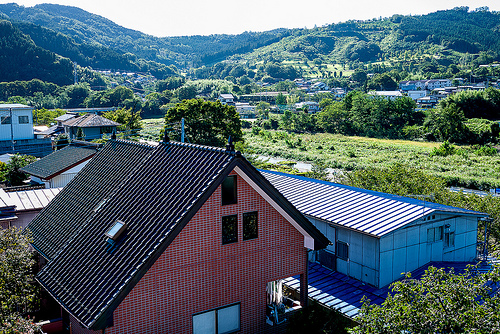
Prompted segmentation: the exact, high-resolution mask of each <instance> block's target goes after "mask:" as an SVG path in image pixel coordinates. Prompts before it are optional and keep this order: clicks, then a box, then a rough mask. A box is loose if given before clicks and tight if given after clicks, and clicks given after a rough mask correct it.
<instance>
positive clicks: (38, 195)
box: [0, 188, 62, 212]
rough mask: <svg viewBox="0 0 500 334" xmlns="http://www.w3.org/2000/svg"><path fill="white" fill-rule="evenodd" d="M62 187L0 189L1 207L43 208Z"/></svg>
mask: <svg viewBox="0 0 500 334" xmlns="http://www.w3.org/2000/svg"><path fill="white" fill-rule="evenodd" d="M61 189H62V188H51V189H34V190H22V191H11V192H5V191H4V190H2V189H0V207H8V206H15V209H16V212H19V211H30V210H41V209H43V208H44V207H46V206H47V205H48V204H49V203H50V201H51V200H52V199H53V198H54V197H56V195H57V194H58V193H59V192H60V191H61Z"/></svg>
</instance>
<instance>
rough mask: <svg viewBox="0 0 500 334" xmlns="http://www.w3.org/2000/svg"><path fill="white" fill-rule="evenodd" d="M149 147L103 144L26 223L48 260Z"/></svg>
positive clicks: (119, 143) (145, 153) (35, 244)
mask: <svg viewBox="0 0 500 334" xmlns="http://www.w3.org/2000/svg"><path fill="white" fill-rule="evenodd" d="M152 150H153V147H151V146H147V145H142V144H136V143H132V142H122V141H116V142H113V143H109V144H107V145H106V146H105V147H104V148H102V149H101V151H100V153H101V154H97V155H96V156H94V158H93V159H92V160H91V161H90V162H89V163H88V164H87V165H86V166H85V167H84V168H83V169H82V170H81V171H80V172H79V173H78V175H77V176H76V177H75V178H74V179H73V180H71V181H70V183H68V184H67V185H66V187H64V189H63V190H62V191H61V192H60V193H59V195H58V196H56V198H54V199H53V200H52V202H50V204H49V205H48V206H47V207H46V208H45V209H44V210H43V211H42V213H41V214H39V215H38V216H36V217H35V218H34V219H33V220H32V221H31V223H30V224H29V226H28V229H29V230H30V231H31V233H32V238H33V246H34V247H35V248H36V249H37V250H38V251H39V252H41V253H42V254H43V255H44V256H45V257H47V258H48V259H52V258H53V257H54V256H55V255H56V253H57V252H58V251H59V250H60V249H61V248H62V246H63V245H64V244H65V243H66V242H67V241H68V239H69V238H70V237H71V236H72V235H73V234H74V233H75V232H76V231H77V230H78V229H79V228H80V227H81V226H82V225H83V224H84V223H85V222H86V221H87V219H88V218H89V217H90V216H91V215H92V213H93V211H92V210H93V209H94V208H95V207H96V206H97V205H98V204H99V203H100V202H101V201H103V200H104V199H105V198H107V197H108V196H110V194H111V192H112V191H113V190H114V189H115V188H116V187H117V185H118V184H120V183H121V182H122V180H123V179H125V178H126V177H127V176H128V175H129V174H130V173H131V171H132V170H133V169H134V168H135V167H136V166H137V165H139V164H140V163H141V161H142V160H143V159H145V157H147V155H148V154H149V153H151V151H152Z"/></svg>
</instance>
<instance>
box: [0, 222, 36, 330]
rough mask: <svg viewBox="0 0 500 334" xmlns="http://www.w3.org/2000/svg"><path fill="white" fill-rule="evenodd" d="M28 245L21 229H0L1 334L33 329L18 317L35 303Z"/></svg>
mask: <svg viewBox="0 0 500 334" xmlns="http://www.w3.org/2000/svg"><path fill="white" fill-rule="evenodd" d="M29 243H30V240H29V238H28V237H27V236H26V235H24V234H23V233H22V230H21V229H17V228H15V227H11V228H9V229H0V332H1V333H30V332H33V331H34V330H35V329H36V328H37V327H36V326H35V325H34V324H33V323H32V322H30V321H29V320H26V319H23V318H22V317H21V316H20V315H19V314H20V313H25V312H28V311H32V310H33V306H34V305H35V302H36V298H35V286H34V285H33V283H32V282H33V272H32V268H33V265H34V264H35V261H34V260H33V253H32V251H31V250H30V248H29Z"/></svg>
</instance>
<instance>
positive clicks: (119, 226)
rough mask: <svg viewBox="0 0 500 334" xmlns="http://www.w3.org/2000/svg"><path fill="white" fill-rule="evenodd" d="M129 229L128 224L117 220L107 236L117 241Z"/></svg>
mask: <svg viewBox="0 0 500 334" xmlns="http://www.w3.org/2000/svg"><path fill="white" fill-rule="evenodd" d="M126 229H127V224H125V223H124V222H122V221H119V220H117V221H116V222H115V223H114V224H113V226H111V228H110V229H109V230H108V231H107V232H106V236H107V237H108V238H110V239H113V240H116V239H118V238H119V237H120V235H121V234H122V233H123V231H125V230H126Z"/></svg>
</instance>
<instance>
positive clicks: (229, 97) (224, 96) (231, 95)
mask: <svg viewBox="0 0 500 334" xmlns="http://www.w3.org/2000/svg"><path fill="white" fill-rule="evenodd" d="M219 98H222V99H226V100H229V99H234V96H233V94H220V96H219Z"/></svg>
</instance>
